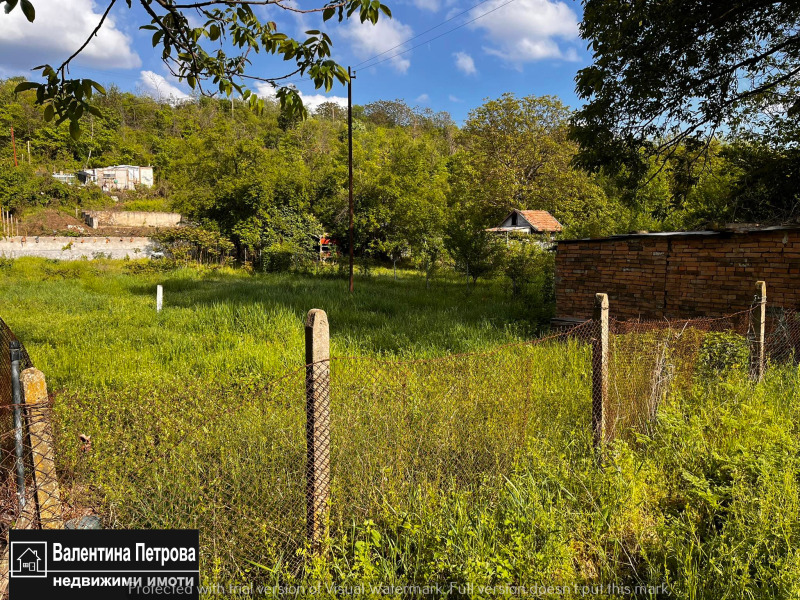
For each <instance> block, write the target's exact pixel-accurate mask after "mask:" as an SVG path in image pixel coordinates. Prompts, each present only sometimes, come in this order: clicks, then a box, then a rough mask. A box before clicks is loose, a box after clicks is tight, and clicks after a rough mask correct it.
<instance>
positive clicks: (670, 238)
mask: <svg viewBox="0 0 800 600" xmlns="http://www.w3.org/2000/svg"><path fill="white" fill-rule="evenodd" d="M759 279H763V280H764V281H766V282H767V301H768V302H769V303H770V304H776V305H780V306H785V307H794V308H800V229H785V228H784V229H777V228H774V229H762V230H756V231H749V232H739V233H734V232H697V233H674V234H651V235H631V236H620V237H615V238H606V239H598V240H567V241H562V242H559V243H558V250H557V253H556V317H557V318H590V317H591V315H592V307H593V305H594V295H595V294H596V293H598V292H605V293H607V294H608V296H609V302H610V304H611V316H612V317H615V318H619V319H635V318H642V319H660V318H664V317H670V318H671V317H695V316H722V315H725V314H728V313H731V312H735V311H738V310H744V309H746V308H748V307H749V306H750V305H751V303H752V301H753V297H754V295H755V282H756V281H757V280H759Z"/></svg>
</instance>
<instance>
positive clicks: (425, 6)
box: [412, 0, 442, 12]
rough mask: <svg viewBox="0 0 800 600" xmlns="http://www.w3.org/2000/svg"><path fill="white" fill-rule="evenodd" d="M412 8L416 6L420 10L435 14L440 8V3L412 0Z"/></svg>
mask: <svg viewBox="0 0 800 600" xmlns="http://www.w3.org/2000/svg"><path fill="white" fill-rule="evenodd" d="M412 1H413V3H414V6H416V7H417V8H418V9H420V10H429V11H431V12H437V11H438V10H439V9H440V8H441V7H442V5H441V3H440V2H439V0H412Z"/></svg>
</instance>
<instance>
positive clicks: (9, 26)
mask: <svg viewBox="0 0 800 600" xmlns="http://www.w3.org/2000/svg"><path fill="white" fill-rule="evenodd" d="M33 4H34V7H35V8H36V19H35V20H34V22H33V23H29V22H28V21H27V19H26V18H25V16H24V15H23V14H22V10H20V8H19V6H18V7H17V8H15V9H14V10H13V11H11V13H10V14H8V15H2V16H0V68H2V69H3V70H4V71H15V72H20V70H25V71H27V70H29V69H30V68H31V67H35V66H38V65H41V64H45V63H48V64H51V65H53V66H58V65H60V64H61V63H62V62H63V61H64V60H65V59H66V58H68V57H69V56H70V55H71V54H72V53H73V52H75V51H76V50H77V49H78V48H80V46H81V44H83V42H84V41H86V38H88V37H89V35H90V34H91V32H92V31H93V30H94V28H95V27H96V26H97V24H98V23H99V22H100V18H101V17H102V10H103V9H101V8H98V6H97V5H96V4H95V2H93V0H69V1H68V2H64V0H36V1H35V2H34V3H33ZM73 64H75V65H83V66H86V67H96V68H100V69H135V68H138V67H140V66H141V64H142V61H141V59H140V58H139V55H138V54H136V52H135V51H134V50H133V48H132V47H131V38H130V37H128V36H127V35H125V34H124V33H123V32H122V31H120V30H119V29H117V27H116V23H115V22H114V19H113V18H112V17H110V16H109V17H108V18H107V19H106V21H105V23H104V24H103V27H102V28H101V29H100V31H99V32H98V33H97V36H96V37H94V38H93V39H92V41H91V42H89V45H88V46H86V48H85V49H84V50H83V52H81V54H80V55H79V56H78V58H76V59H75V61H74V63H73Z"/></svg>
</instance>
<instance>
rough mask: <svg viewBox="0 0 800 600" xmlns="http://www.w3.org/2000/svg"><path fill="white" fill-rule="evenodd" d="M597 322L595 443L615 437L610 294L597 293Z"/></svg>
mask: <svg viewBox="0 0 800 600" xmlns="http://www.w3.org/2000/svg"><path fill="white" fill-rule="evenodd" d="M592 318H593V319H594V321H595V323H596V328H597V329H596V330H595V336H594V339H593V341H592V429H593V432H594V445H595V447H597V446H600V445H601V444H604V443H606V442H610V441H611V440H612V439H614V415H613V414H611V413H612V411H611V406H610V403H609V398H608V295H607V294H596V295H595V298H594V313H593V315H592Z"/></svg>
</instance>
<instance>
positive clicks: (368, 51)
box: [0, 0, 589, 122]
mask: <svg viewBox="0 0 800 600" xmlns="http://www.w3.org/2000/svg"><path fill="white" fill-rule="evenodd" d="M383 1H384V3H386V4H388V5H389V7H390V8H391V10H392V13H393V18H392V19H385V18H382V19H381V20H380V21H379V22H378V24H377V25H376V26H373V25H371V24H369V23H366V24H361V23H359V22H358V19H353V20H351V21H349V22H345V23H343V24H339V23H336V22H334V21H329V22H328V23H326V24H324V25H322V24H321V19H320V18H319V16H318V15H317V14H310V15H309V14H305V15H300V14H297V13H292V12H288V11H284V10H280V9H278V8H275V7H274V6H273V7H269V8H267V7H258V8H257V10H258V11H261V15H260V16H263V17H264V18H265V20H274V21H277V23H278V25H279V28H282V29H281V30H282V31H285V32H286V33H288V34H290V35H294V36H302V35H303V33H302V32H303V31H304V30H306V29H314V28H323V29H324V30H325V31H327V32H328V33H329V34H330V35H331V37H332V38H333V52H334V58H335V59H336V60H337V61H339V62H340V63H341V64H344V65H353V66H354V67H355V66H357V65H360V66H359V67H358V69H357V77H356V80H355V81H354V84H353V101H354V102H355V103H357V104H366V103H368V102H370V101H373V100H378V99H388V100H393V99H395V98H402V99H404V100H405V101H406V102H408V103H409V104H411V105H420V106H428V107H430V108H431V109H433V110H436V111H442V110H443V111H448V112H449V113H450V114H451V115H452V116H453V118H454V119H455V120H456V121H458V122H462V121H463V120H464V119H465V118H466V116H467V113H468V112H469V110H470V109H471V108H474V107H476V106H478V105H480V104H481V103H482V102H483V101H484V100H485V99H486V98H495V97H497V96H499V95H500V94H502V93H504V92H513V93H515V94H517V95H520V96H521V95H527V94H535V95H545V94H553V95H556V96H559V97H560V98H561V99H562V100H563V101H564V102H565V103H566V104H568V105H571V106H577V104H578V100H577V98H576V97H575V94H574V77H575V72H576V71H577V69H579V68H581V67H583V66H585V65H586V64H588V62H589V55H588V53H587V51H586V49H585V44H584V43H583V42H582V41H581V40H580V39H579V38H578V20H579V19H580V10H581V7H580V4H579V3H578V2H575V1H572V0H483V1H481V0H469V1H464V0H395V1H392V0H383ZM33 3H34V6H35V8H36V10H37V18H36V21H35V23H34V24H30V23H28V22H27V21H25V20H24V17H23V15H22V13H21V11H20V10H19V9H16V10H14V11H13V12H12V13H11V14H10V15H4V14H0V76H6V77H7V76H10V75H17V74H25V73H26V72H28V71H27V70H28V69H29V68H30V67H32V66H36V65H39V64H42V63H51V64H54V65H57V64H60V63H61V61H63V59H64V58H65V57H67V56H69V55H70V54H71V53H72V52H73V51H74V50H75V49H76V48H78V47H79V46H80V44H81V43H82V42H83V40H84V39H85V38H86V36H87V35H88V33H89V32H90V31H91V30H92V29H93V28H94V26H95V25H96V24H97V22H98V21H99V18H100V15H101V13H102V11H103V10H104V9H105V7H106V6H107V4H105V3H102V2H95V1H93V0H66V1H65V0H33ZM292 6H297V7H299V8H313V7H317V6H319V4H314V3H311V2H309V1H308V0H295V1H294V3H293V4H292ZM470 7H475V8H472V9H471V10H468V9H470ZM465 11H467V12H465ZM459 13H464V14H460V15H459ZM448 19H451V20H449V21H448V22H447V23H444V24H443V25H442V26H441V27H438V28H436V29H433V30H432V31H430V32H428V33H424V32H425V31H426V30H428V29H430V28H432V27H434V26H436V25H439V24H440V23H442V22H444V21H446V20H448ZM148 21H149V19H148V18H147V16H146V14H145V13H144V11H143V10H142V9H141V7H139V6H138V5H137V3H136V2H134V8H133V9H128V8H127V6H126V4H125V3H124V2H118V3H117V5H116V6H115V7H114V9H112V12H111V15H110V19H109V20H108V21H107V22H106V24H105V26H104V28H103V30H102V31H101V33H100V34H99V35H98V36H97V38H95V39H94V40H93V41H92V42H91V43H90V45H89V46H88V47H87V48H86V50H85V51H84V53H83V54H82V55H81V57H80V58H79V60H77V61H76V62H75V66H74V67H73V69H72V75H73V76H76V77H90V78H92V79H96V80H98V81H100V82H101V83H104V84H108V83H111V82H113V83H116V84H117V85H118V86H119V87H121V88H122V89H125V90H130V91H138V92H142V93H149V94H151V95H154V96H161V97H169V96H176V97H182V96H183V95H186V94H188V93H189V89H188V87H187V86H186V85H185V84H181V83H180V82H178V81H177V80H175V79H173V78H171V77H170V75H169V72H168V71H167V69H166V67H165V66H164V65H163V63H162V62H161V60H160V58H159V53H158V52H157V51H156V50H154V49H153V48H152V46H151V44H150V35H151V34H150V33H148V32H146V31H139V29H138V26H139V25H141V24H144V23H146V22H148ZM454 28H457V29H456V30H455V31H452V32H450V33H447V32H448V31H449V30H451V29H454ZM420 34H422V35H420ZM442 34H444V35H442ZM414 36H419V37H417V38H416V39H413V40H412V41H410V42H406V41H407V40H408V39H409V38H412V37H414ZM437 36H439V37H438V38H437ZM433 38H437V39H433ZM395 46H397V48H394V47H395ZM414 46H418V47H414ZM392 48H394V49H392ZM412 48H413V49H412ZM409 49H410V50H409ZM387 50H388V52H385V51H387ZM403 50H409V51H408V52H404V53H402V54H400V52H402V51H403ZM384 52H385V53H384ZM381 53H383V54H381ZM376 55H380V56H379V57H378V58H373V57H375V56H376ZM370 59H372V60H370ZM377 61H382V62H381V63H380V64H375V63H377ZM287 64H288V63H284V62H283V61H280V60H276V59H274V58H273V57H265V56H257V57H256V58H255V59H254V60H253V65H252V66H251V69H250V71H251V72H252V73H253V74H255V75H259V76H275V75H283V74H285V73H286V70H285V69H286V66H287ZM373 65H375V66H373ZM292 81H295V82H296V85H297V88H298V89H299V90H300V92H301V94H302V95H303V97H304V99H305V100H306V103H307V104H309V105H311V106H312V107H313V106H314V105H315V104H317V103H319V102H320V101H322V100H323V98H321V97H320V96H319V94H320V91H319V90H314V87H313V85H312V84H310V83H308V82H305V81H302V80H298V79H294V80H292ZM261 89H262V91H263V92H265V93H268V90H266V89H265V88H263V87H262V88H261ZM330 95H331V96H332V97H333V99H334V100H335V101H338V102H344V101H345V98H346V89H345V88H344V87H341V86H337V87H334V89H333V90H332V92H331V94H330Z"/></svg>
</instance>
